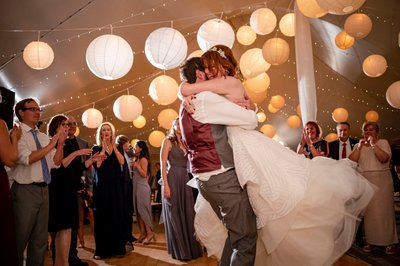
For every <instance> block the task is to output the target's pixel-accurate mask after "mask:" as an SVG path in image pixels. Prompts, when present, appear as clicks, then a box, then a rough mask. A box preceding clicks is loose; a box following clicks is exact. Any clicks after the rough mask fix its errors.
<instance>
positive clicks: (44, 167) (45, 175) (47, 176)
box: [31, 129, 51, 184]
mask: <svg viewBox="0 0 400 266" xmlns="http://www.w3.org/2000/svg"><path fill="white" fill-rule="evenodd" d="M31 133H32V136H33V139H34V140H35V143H36V148H37V149H38V150H39V149H41V148H42V145H40V142H39V139H38V137H37V131H36V130H34V129H31ZM40 163H41V164H42V173H43V180H44V182H46V184H50V181H51V177H50V173H49V167H48V166H47V161H46V156H43V157H42V159H40Z"/></svg>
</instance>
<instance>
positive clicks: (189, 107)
mask: <svg viewBox="0 0 400 266" xmlns="http://www.w3.org/2000/svg"><path fill="white" fill-rule="evenodd" d="M193 99H196V95H190V96H188V97H185V99H184V100H183V108H185V110H186V112H188V113H189V114H193V113H194V111H196V107H195V106H194V104H193V102H192V100H193Z"/></svg>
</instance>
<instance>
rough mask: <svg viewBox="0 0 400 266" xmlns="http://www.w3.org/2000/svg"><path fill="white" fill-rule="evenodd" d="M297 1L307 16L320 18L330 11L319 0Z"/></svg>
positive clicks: (301, 10)
mask: <svg viewBox="0 0 400 266" xmlns="http://www.w3.org/2000/svg"><path fill="white" fill-rule="evenodd" d="M296 2H297V6H298V8H299V10H300V12H301V13H303V15H304V16H306V17H309V18H320V17H322V16H325V15H326V13H328V11H327V10H325V9H323V8H322V7H321V6H320V5H319V4H318V3H317V0H296Z"/></svg>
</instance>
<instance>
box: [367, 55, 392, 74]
mask: <svg viewBox="0 0 400 266" xmlns="http://www.w3.org/2000/svg"><path fill="white" fill-rule="evenodd" d="M362 67H363V71H364V73H365V75H367V76H368V77H371V78H376V77H380V76H382V75H383V73H385V71H386V69H387V62H386V59H385V58H384V57H383V56H381V55H378V54H373V55H370V56H368V57H367V58H365V59H364V62H363V65H362Z"/></svg>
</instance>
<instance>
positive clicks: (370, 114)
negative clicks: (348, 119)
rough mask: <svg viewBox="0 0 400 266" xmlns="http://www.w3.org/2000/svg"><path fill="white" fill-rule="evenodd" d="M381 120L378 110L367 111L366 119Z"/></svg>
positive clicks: (371, 120) (369, 120)
mask: <svg viewBox="0 0 400 266" xmlns="http://www.w3.org/2000/svg"><path fill="white" fill-rule="evenodd" d="M378 120H379V114H378V112H376V111H374V110H371V111H368V112H366V113H365V121H368V122H377V121H378Z"/></svg>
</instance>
